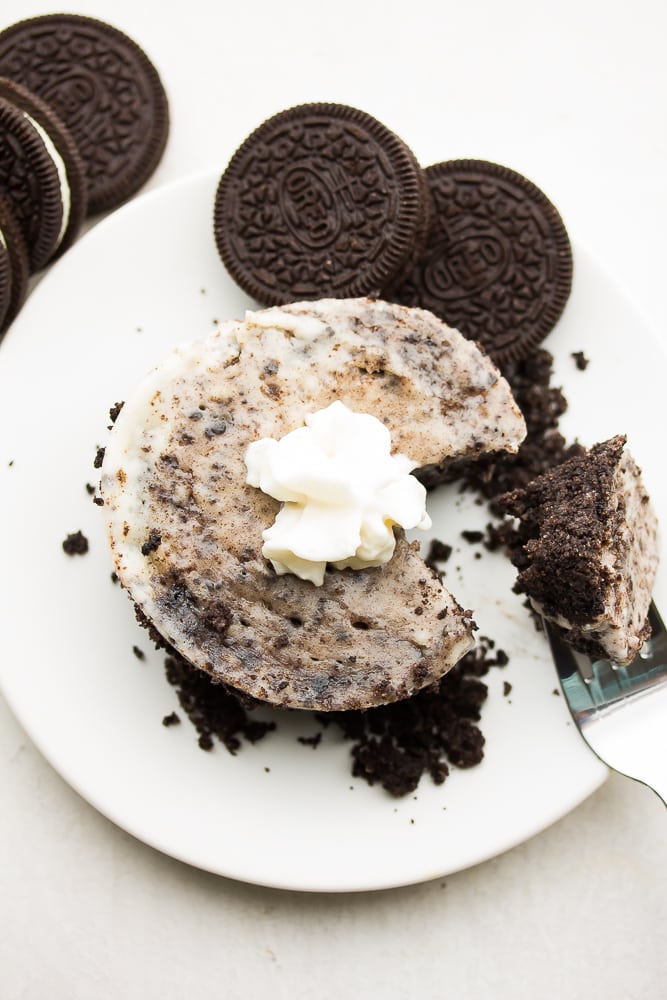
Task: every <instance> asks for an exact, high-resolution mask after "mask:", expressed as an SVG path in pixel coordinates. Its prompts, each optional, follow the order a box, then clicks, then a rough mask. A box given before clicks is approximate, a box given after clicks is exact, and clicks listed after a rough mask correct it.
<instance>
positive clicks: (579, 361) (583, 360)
mask: <svg viewBox="0 0 667 1000" xmlns="http://www.w3.org/2000/svg"><path fill="white" fill-rule="evenodd" d="M572 357H573V358H574V363H575V365H576V366H577V368H578V369H579V371H580V372H583V371H586V369H587V368H588V365H589V359H588V358H587V357H586V355H585V354H584V352H583V351H572Z"/></svg>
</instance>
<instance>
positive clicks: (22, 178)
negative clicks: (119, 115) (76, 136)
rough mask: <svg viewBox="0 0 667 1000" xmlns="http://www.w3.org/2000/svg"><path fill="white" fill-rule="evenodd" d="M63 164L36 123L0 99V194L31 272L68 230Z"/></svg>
mask: <svg viewBox="0 0 667 1000" xmlns="http://www.w3.org/2000/svg"><path fill="white" fill-rule="evenodd" d="M62 164H63V161H62V158H61V157H59V155H58V152H57V150H56V149H55V146H54V144H53V143H52V142H51V140H50V138H49V136H48V135H47V133H46V132H45V131H44V129H43V128H42V127H41V126H40V125H39V123H38V122H37V121H36V120H35V119H33V118H32V117H31V116H30V115H28V114H26V113H24V112H23V111H22V110H21V109H20V108H19V107H17V105H16V104H14V103H13V102H10V101H8V100H6V99H5V98H3V97H2V96H0V195H4V197H5V198H6V199H7V201H9V203H10V205H11V207H12V211H13V213H14V215H15V216H16V219H17V221H18V223H19V225H20V226H21V229H22V231H23V235H24V238H25V242H26V245H27V247H28V257H29V262H30V269H31V271H38V270H39V269H40V268H42V267H44V265H45V264H47V263H48V261H49V260H50V259H51V257H52V256H53V255H54V253H55V252H56V251H57V249H58V247H59V245H60V243H61V242H62V239H63V237H64V234H65V231H66V228H67V209H66V201H67V197H66V194H65V188H64V186H63V183H62V181H63V177H64V174H65V171H64V169H63V166H62Z"/></svg>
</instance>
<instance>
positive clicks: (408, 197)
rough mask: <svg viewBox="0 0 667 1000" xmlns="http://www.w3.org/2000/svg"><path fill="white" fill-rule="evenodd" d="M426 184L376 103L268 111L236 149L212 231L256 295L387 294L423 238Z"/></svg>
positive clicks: (269, 301) (273, 298) (281, 298)
mask: <svg viewBox="0 0 667 1000" xmlns="http://www.w3.org/2000/svg"><path fill="white" fill-rule="evenodd" d="M426 195H427V189H426V186H425V178H424V176H423V171H422V170H421V168H420V166H419V165H418V163H417V161H416V159H415V157H414V155H413V154H412V152H411V151H410V149H409V148H408V147H407V146H406V145H405V143H404V142H403V141H402V140H401V139H399V138H398V136H396V135H395V134H394V133H393V132H391V131H390V130H389V129H388V128H386V127H385V126H384V125H382V124H381V123H380V122H379V121H377V120H376V119H375V118H373V117H372V116H371V115H368V114H366V113H365V112H363V111H359V110H357V109H356V108H351V107H348V106H347V105H342V104H303V105H299V106H298V107H294V108H290V109H288V110H287V111H283V112H281V113H280V114H277V115H274V116H273V117H272V118H269V119H268V120H267V121H265V122H264V123H263V124H262V125H260V126H259V128H257V129H256V130H255V131H254V132H253V133H252V134H251V135H250V136H249V138H248V139H246V141H245V142H244V143H243V144H242V145H241V146H240V148H239V149H238V150H237V151H236V153H235V154H234V156H233V157H232V159H231V161H230V163H229V165H228V167H227V169H226V170H225V172H224V173H223V175H222V177H221V178H220V182H219V185H218V189H217V192H216V197H215V209H214V234H215V241H216V245H217V248H218V251H219V253H220V256H221V258H222V260H223V262H224V264H225V266H226V268H227V270H228V271H229V273H230V274H231V275H232V277H233V278H234V279H235V281H236V282H237V283H238V284H239V285H240V286H241V287H242V288H243V289H244V290H245V291H246V292H247V293H248V294H249V295H250V296H252V298H254V299H256V300H257V301H258V302H260V303H262V304H263V305H279V304H283V303H285V302H291V301H293V300H295V299H300V300H303V299H320V298H326V297H333V298H345V297H355V296H363V295H371V296H373V295H375V296H377V295H382V294H384V295H386V294H387V293H388V292H389V291H390V290H391V289H392V288H393V287H395V286H396V285H397V284H400V283H401V281H402V280H403V279H404V277H405V276H406V274H408V273H409V272H410V270H411V269H412V267H413V266H414V262H415V260H416V259H417V256H418V254H419V253H420V251H421V248H422V246H423V244H424V242H425V238H426V233H427V229H428V197H427V196H426Z"/></svg>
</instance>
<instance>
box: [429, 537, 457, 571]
mask: <svg viewBox="0 0 667 1000" xmlns="http://www.w3.org/2000/svg"><path fill="white" fill-rule="evenodd" d="M452 551H453V550H452V546H451V545H447V544H446V543H445V542H441V541H440V540H439V539H438V538H432V539H431V544H430V546H429V550H428V555H427V556H426V562H427V563H428V564H429V565H430V564H431V563H434V562H443V563H445V562H447V560H448V559H449V557H450V556H451V554H452Z"/></svg>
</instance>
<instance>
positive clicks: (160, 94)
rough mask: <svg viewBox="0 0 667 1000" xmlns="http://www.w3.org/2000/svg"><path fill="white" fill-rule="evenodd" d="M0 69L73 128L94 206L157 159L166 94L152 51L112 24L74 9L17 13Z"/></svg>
mask: <svg viewBox="0 0 667 1000" xmlns="http://www.w3.org/2000/svg"><path fill="white" fill-rule="evenodd" d="M0 74H2V75H4V76H7V77H9V78H11V79H12V80H16V81H17V82H19V83H21V84H23V85H24V86H26V87H28V88H29V89H30V90H31V91H32V92H33V93H35V94H37V95H38V96H39V97H41V98H42V99H43V100H44V101H46V102H47V103H48V104H50V105H51V106H52V107H53V108H54V109H55V111H56V112H57V113H58V115H59V116H60V117H61V118H62V120H63V121H64V122H65V124H66V125H67V127H68V128H69V130H70V132H71V133H72V136H73V137H74V140H75V142H76V145H77V147H78V150H79V153H80V155H81V158H82V160H83V163H84V166H85V175H86V185H87V195H88V212H89V214H93V213H96V212H102V211H106V210H108V209H112V208H116V207H117V206H118V205H120V204H121V203H122V202H124V201H125V200H126V199H127V198H129V197H130V196H131V195H132V194H134V193H135V192H136V191H137V190H138V189H139V188H140V187H141V186H142V184H144V183H145V181H147V180H148V178H149V177H150V175H151V174H152V172H153V170H154V169H155V167H156V166H157V164H158V162H159V161H160V158H161V156H162V153H163V151H164V147H165V145H166V142H167V136H168V132H169V109H168V103H167V96H166V94H165V91H164V88H163V86H162V83H161V81H160V77H159V75H158V73H157V70H156V69H155V67H154V66H153V64H152V63H151V61H150V60H149V58H148V56H147V55H146V54H145V53H144V52H143V51H142V50H141V49H140V48H139V46H138V45H137V44H136V43H135V42H133V41H132V39H131V38H128V36H127V35H125V34H123V33H122V32H121V31H118V29H116V28H114V27H112V26H111V25H109V24H106V23H105V22H103V21H98V20H96V19H95V18H90V17H82V16H79V15H75V14H47V15H44V16H42V17H35V18H30V19H28V20H26V21H19V22H18V23H17V24H14V25H12V26H11V27H9V28H6V29H5V30H4V31H2V32H0Z"/></svg>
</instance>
